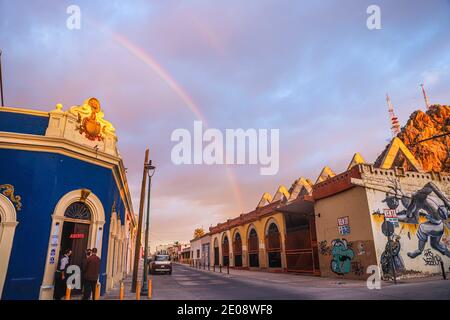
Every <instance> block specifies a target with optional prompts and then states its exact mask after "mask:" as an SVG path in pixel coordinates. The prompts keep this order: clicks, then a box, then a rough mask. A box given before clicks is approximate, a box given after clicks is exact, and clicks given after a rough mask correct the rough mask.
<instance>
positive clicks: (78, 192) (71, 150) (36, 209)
mask: <svg viewBox="0 0 450 320" xmlns="http://www.w3.org/2000/svg"><path fill="white" fill-rule="evenodd" d="M116 143H117V136H116V134H115V129H114V127H113V126H112V124H111V123H109V122H108V121H106V120H104V118H103V112H102V111H101V109H100V103H99V102H98V100H97V99H95V98H91V99H88V100H87V101H85V102H84V103H83V104H82V105H80V106H73V107H71V108H70V109H68V110H67V111H63V108H62V106H61V105H57V107H56V109H55V110H52V111H50V112H41V111H33V110H28V109H18V108H8V107H2V108H0V158H1V159H2V161H1V162H2V164H3V165H2V166H1V167H0V193H1V194H0V219H1V220H0V222H1V228H0V256H1V259H0V295H1V298H2V299H52V296H53V282H54V274H55V271H56V266H57V263H58V260H59V257H60V255H61V252H63V251H64V250H66V249H72V251H73V255H72V258H71V264H75V265H81V261H82V260H83V258H84V253H85V250H86V249H87V248H93V247H96V248H97V249H98V252H99V253H98V255H99V256H100V258H101V273H100V278H99V282H100V284H101V294H104V292H105V291H106V290H109V289H111V288H112V287H114V286H116V285H118V282H119V281H120V280H121V279H122V278H123V277H124V274H126V273H128V272H130V271H131V268H132V261H133V256H134V252H133V250H134V243H135V232H136V231H135V230H136V228H135V216H134V214H133V209H132V203H131V197H130V192H129V189H128V184H127V179H126V175H125V168H124V165H123V161H122V159H121V157H120V154H119V152H118V150H117V146H116Z"/></svg>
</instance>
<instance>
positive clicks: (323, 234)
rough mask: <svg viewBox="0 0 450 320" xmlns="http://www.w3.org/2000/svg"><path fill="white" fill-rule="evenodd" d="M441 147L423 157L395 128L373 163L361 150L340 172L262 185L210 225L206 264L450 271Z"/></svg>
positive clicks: (335, 271)
mask: <svg viewBox="0 0 450 320" xmlns="http://www.w3.org/2000/svg"><path fill="white" fill-rule="evenodd" d="M434 108H435V109H434V110H431V111H429V112H428V113H430V114H431V113H432V114H441V113H443V111H442V110H448V111H450V107H446V106H444V107H443V109H442V110H441V109H437V107H434ZM439 108H441V107H439ZM411 132H415V131H414V130H411ZM449 140H450V139H449V137H445V136H444V141H446V143H447V150H449V148H450V143H449ZM441 149H442V148H441ZM441 149H439V150H440V152H439V153H438V154H437V155H434V156H435V158H436V159H438V160H439V161H437V160H436V161H434V158H433V153H432V151H427V152H425V153H423V154H424V158H417V156H421V154H420V153H417V155H414V154H413V153H412V152H411V151H410V149H409V148H408V147H407V146H406V145H405V144H404V143H403V142H402V140H400V139H399V138H398V137H395V138H393V139H392V141H391V142H390V144H389V145H388V146H387V147H386V149H385V150H384V151H383V153H382V154H381V155H380V156H379V157H378V159H377V161H375V163H373V164H369V163H366V162H365V160H364V159H363V157H362V156H361V155H360V154H358V153H357V154H355V155H354V156H353V158H352V159H351V161H350V163H349V165H348V167H347V169H346V171H344V172H343V173H340V174H338V175H336V174H335V173H334V172H333V170H331V168H329V167H324V168H323V169H322V171H321V172H320V174H319V176H318V178H317V179H316V182H315V183H313V182H312V181H311V180H309V179H305V178H300V179H298V180H296V181H295V182H294V183H293V184H292V186H291V187H290V189H289V190H287V189H286V188H285V187H283V186H281V187H279V188H278V190H277V192H276V193H275V195H274V196H273V197H272V196H271V195H270V194H268V193H264V194H263V196H262V197H261V200H260V202H259V203H258V205H257V207H256V209H255V210H253V211H251V212H249V213H245V214H241V215H240V216H238V217H236V218H234V219H228V220H227V221H226V222H224V223H219V224H217V225H216V226H214V227H211V228H210V229H209V234H210V237H211V241H210V252H211V254H210V263H211V265H222V266H227V265H229V266H230V267H233V268H248V269H254V270H266V271H278V272H286V271H287V272H296V273H304V274H312V275H321V276H325V277H336V278H351V279H367V278H368V277H369V276H370V275H371V274H372V273H373V272H378V274H379V275H380V277H381V278H382V279H392V278H393V277H394V276H396V277H422V276H428V275H433V274H439V273H441V271H442V268H443V269H444V270H448V269H449V267H450V220H449V218H450V173H449V172H448V171H449V170H448V168H450V165H449V160H448V154H447V159H445V155H446V153H445V152H444V151H445V150H441ZM419 150H420V149H419ZM441 151H442V152H441ZM447 152H448V151H447ZM441 158H442V159H441ZM424 163H425V164H427V165H428V166H429V167H430V166H431V165H432V164H435V165H434V167H435V168H442V170H441V171H433V170H431V171H430V170H425V169H424V168H423V166H422V164H424ZM445 168H447V171H446V169H445Z"/></svg>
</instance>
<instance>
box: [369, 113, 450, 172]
mask: <svg viewBox="0 0 450 320" xmlns="http://www.w3.org/2000/svg"><path fill="white" fill-rule="evenodd" d="M449 131H450V106H446V105H432V106H431V107H430V109H429V110H427V111H426V112H423V111H421V110H418V111H415V112H413V113H412V114H411V116H410V117H409V120H408V122H407V123H406V125H405V126H404V127H403V128H402V130H401V132H400V133H399V134H398V136H397V137H398V138H399V139H400V140H402V142H403V143H404V144H405V145H406V146H407V147H408V149H409V150H411V152H412V154H413V155H414V157H415V158H416V159H417V160H418V161H419V162H420V164H421V165H422V168H423V169H424V170H425V171H436V172H441V171H444V172H450V155H449V150H450V135H447V136H444V137H440V138H437V139H431V140H427V141H423V142H419V141H421V140H425V139H428V138H431V137H433V136H436V135H442V134H444V133H445V132H449ZM387 148H388V147H386V149H385V150H384V151H383V152H382V153H381V155H380V156H379V157H378V159H377V160H376V161H375V165H377V163H381V161H382V159H383V156H384V154H385V152H386V150H387Z"/></svg>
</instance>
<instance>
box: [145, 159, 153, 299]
mask: <svg viewBox="0 0 450 320" xmlns="http://www.w3.org/2000/svg"><path fill="white" fill-rule="evenodd" d="M155 169H156V168H155V167H154V166H153V165H152V160H150V161H149V162H148V165H147V173H148V189H147V216H146V217H145V244H144V268H143V269H144V272H143V274H142V289H141V295H148V290H149V288H148V249H149V248H148V238H149V233H150V230H149V229H150V190H151V187H152V177H153V175H154V174H155Z"/></svg>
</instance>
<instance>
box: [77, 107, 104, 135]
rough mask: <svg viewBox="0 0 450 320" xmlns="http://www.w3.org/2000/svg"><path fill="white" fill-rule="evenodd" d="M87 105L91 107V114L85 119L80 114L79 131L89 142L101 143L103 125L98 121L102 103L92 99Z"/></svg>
mask: <svg viewBox="0 0 450 320" xmlns="http://www.w3.org/2000/svg"><path fill="white" fill-rule="evenodd" d="M87 105H88V106H89V107H90V111H91V114H90V115H89V116H86V117H84V118H82V117H81V113H78V124H79V125H78V126H77V130H78V131H79V132H80V134H83V133H84V135H85V137H86V138H88V139H89V140H92V141H95V140H98V141H101V140H102V139H103V136H102V125H101V123H100V122H99V121H97V114H98V113H99V112H100V102H99V101H98V100H97V99H96V98H90V99H89V100H88V101H87Z"/></svg>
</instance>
